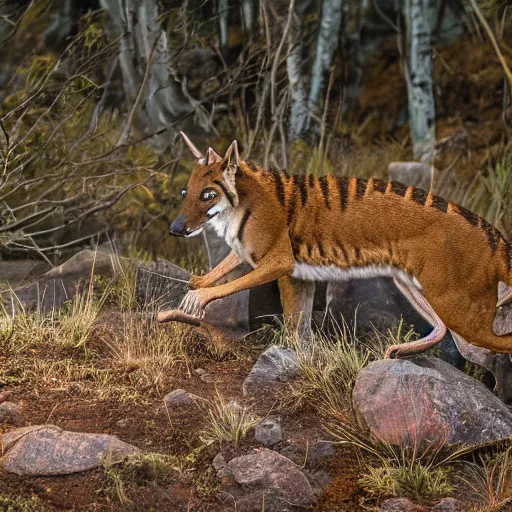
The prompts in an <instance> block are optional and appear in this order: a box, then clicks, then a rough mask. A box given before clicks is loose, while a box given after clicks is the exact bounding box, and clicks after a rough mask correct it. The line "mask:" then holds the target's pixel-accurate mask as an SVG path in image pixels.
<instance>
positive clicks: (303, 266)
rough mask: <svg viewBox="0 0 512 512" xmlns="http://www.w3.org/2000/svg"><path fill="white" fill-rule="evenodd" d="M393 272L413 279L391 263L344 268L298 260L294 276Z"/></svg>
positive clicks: (352, 276)
mask: <svg viewBox="0 0 512 512" xmlns="http://www.w3.org/2000/svg"><path fill="white" fill-rule="evenodd" d="M393 273H395V274H398V275H401V276H403V277H404V278H406V279H411V276H409V275H408V274H406V273H405V272H404V271H403V270H401V269H399V268H397V267H393V266H391V265H383V266H380V265H367V266H361V267H351V268H346V269H344V268H340V267H336V266H334V265H308V264H307V263H297V262H296V263H295V267H294V269H293V273H292V277H295V278H296V279H302V280H303V281H348V280H349V279H369V278H371V277H393ZM412 280H413V282H414V284H415V285H416V286H417V287H418V288H419V289H420V290H421V285H420V282H419V281H418V280H417V279H416V278H415V277H412Z"/></svg>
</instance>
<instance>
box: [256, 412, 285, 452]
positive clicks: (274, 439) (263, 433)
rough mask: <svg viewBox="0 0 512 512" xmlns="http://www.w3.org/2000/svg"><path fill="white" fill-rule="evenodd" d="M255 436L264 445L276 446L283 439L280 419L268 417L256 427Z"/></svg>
mask: <svg viewBox="0 0 512 512" xmlns="http://www.w3.org/2000/svg"><path fill="white" fill-rule="evenodd" d="M254 438H255V439H256V441H258V443H260V444H262V445H263V446H274V445H275V444H277V443H279V442H280V441H282V440H283V432H282V431H281V425H280V424H279V420H278V419H277V418H276V419H271V418H268V419H266V420H264V421H262V422H261V423H258V424H257V425H256V427H255V428H254Z"/></svg>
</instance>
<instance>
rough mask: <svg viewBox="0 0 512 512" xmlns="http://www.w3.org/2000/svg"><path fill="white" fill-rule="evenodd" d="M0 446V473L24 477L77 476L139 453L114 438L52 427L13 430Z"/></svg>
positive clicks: (43, 426) (6, 435)
mask: <svg viewBox="0 0 512 512" xmlns="http://www.w3.org/2000/svg"><path fill="white" fill-rule="evenodd" d="M0 444H1V446H2V450H3V453H4V455H3V457H2V459H1V462H0V466H1V467H2V469H4V470H5V471H7V472H9V473H16V474H17V475H27V476H50V475H52V476H53V475H68V474H71V473H78V472H81V471H87V470H89V469H93V468H96V467H98V466H101V465H102V464H103V463H104V460H108V461H109V462H119V461H120V460H122V459H123V458H124V457H126V456H128V455H133V454H136V453H138V452H139V451H140V450H139V449H138V448H136V447H135V446H132V445H130V444H127V443H124V442H123V441H121V440H120V439H118V438H117V437H115V436H111V435H107V434H85V433H80V432H68V431H65V430H62V429H60V428H58V427H56V426H54V425H38V426H31V427H23V428H18V429H16V430H12V431H10V432H7V433H6V434H3V435H2V436H1V437H0Z"/></svg>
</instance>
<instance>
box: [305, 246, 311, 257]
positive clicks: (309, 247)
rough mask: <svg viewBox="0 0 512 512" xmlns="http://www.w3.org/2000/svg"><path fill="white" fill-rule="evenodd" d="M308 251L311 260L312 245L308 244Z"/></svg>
mask: <svg viewBox="0 0 512 512" xmlns="http://www.w3.org/2000/svg"><path fill="white" fill-rule="evenodd" d="M306 249H307V251H308V257H310V258H311V255H312V254H313V246H312V245H310V244H308V245H307V246H306Z"/></svg>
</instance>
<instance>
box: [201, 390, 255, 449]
mask: <svg viewBox="0 0 512 512" xmlns="http://www.w3.org/2000/svg"><path fill="white" fill-rule="evenodd" d="M205 413H206V426H205V428H204V429H203V430H202V431H201V433H200V438H201V441H203V442H204V443H206V444H211V443H215V442H219V443H224V442H227V443H231V442H232V443H234V444H235V445H237V444H238V443H239V442H240V441H241V440H242V439H243V438H244V437H245V436H246V435H247V433H248V432H249V431H250V430H251V429H252V428H253V427H254V426H255V425H256V424H257V423H258V421H259V418H257V417H256V416H254V415H253V414H252V413H251V410H250V407H247V406H245V405H241V404H239V403H237V402H234V401H232V402H227V401H226V400H225V399H224V398H223V397H222V396H221V395H220V394H219V393H218V392H217V393H216V396H215V398H214V399H213V400H212V401H211V402H209V403H208V405H207V407H206V411H205Z"/></svg>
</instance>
